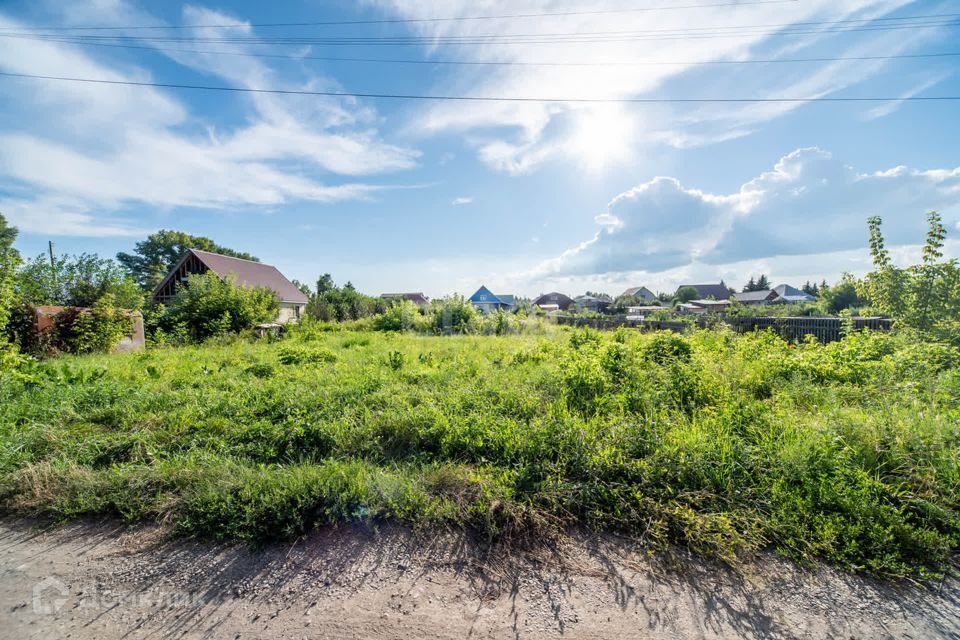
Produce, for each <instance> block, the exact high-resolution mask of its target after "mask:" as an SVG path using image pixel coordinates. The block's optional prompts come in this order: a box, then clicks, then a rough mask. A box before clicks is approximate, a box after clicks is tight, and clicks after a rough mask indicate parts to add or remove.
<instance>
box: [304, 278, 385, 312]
mask: <svg viewBox="0 0 960 640" xmlns="http://www.w3.org/2000/svg"><path fill="white" fill-rule="evenodd" d="M386 310H387V303H386V301H384V300H381V299H380V298H373V297H371V296H367V295H364V294H362V293H360V292H359V291H357V290H356V289H354V287H353V285H352V284H350V283H349V282H348V283H347V284H345V285H343V286H342V287H337V286H336V285H335V284H334V283H333V278H331V277H330V274H329V273H326V274H324V275H323V276H321V277H320V279H319V280H317V291H316V293H314V294H313V295H312V296H311V297H310V301H309V302H308V303H307V316H308V317H310V318H313V319H315V320H320V321H321V322H346V321H349V320H360V319H363V318H370V317H373V316H374V315H376V314H378V313H383V312H384V311H386Z"/></svg>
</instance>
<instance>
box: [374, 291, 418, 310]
mask: <svg viewBox="0 0 960 640" xmlns="http://www.w3.org/2000/svg"><path fill="white" fill-rule="evenodd" d="M380 299H381V300H390V301H393V300H409V301H410V302H412V303H413V304H415V305H417V306H418V307H425V306H427V305H428V304H430V299H429V298H427V296H425V295H423V294H422V293H420V292H419V291H418V292H416V293H381V294H380Z"/></svg>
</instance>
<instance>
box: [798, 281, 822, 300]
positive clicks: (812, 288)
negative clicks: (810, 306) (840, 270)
mask: <svg viewBox="0 0 960 640" xmlns="http://www.w3.org/2000/svg"><path fill="white" fill-rule="evenodd" d="M801 291H803V292H804V293H807V294H810V295H811V296H819V295H820V287H818V286H817V283H816V282H814V283H812V284H811V283H810V281H809V280H807V281H806V282H805V283H804V284H803V287H801Z"/></svg>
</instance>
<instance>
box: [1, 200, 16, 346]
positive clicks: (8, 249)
mask: <svg viewBox="0 0 960 640" xmlns="http://www.w3.org/2000/svg"><path fill="white" fill-rule="evenodd" d="M16 239H17V229H16V227H12V226H10V225H8V224H7V219H6V218H4V217H3V214H0V329H2V328H3V327H5V326H6V325H7V320H8V319H9V318H10V311H11V309H12V308H13V306H14V303H15V300H16V295H15V292H14V273H15V272H16V269H17V266H18V265H19V263H20V254H19V253H17V250H16V249H14V248H13V241H14V240H16ZM6 348H7V347H6V335H5V332H3V331H0V352H2V351H4V350H5V349H6ZM0 356H2V353H0Z"/></svg>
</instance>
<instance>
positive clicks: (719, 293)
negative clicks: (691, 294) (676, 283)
mask: <svg viewBox="0 0 960 640" xmlns="http://www.w3.org/2000/svg"><path fill="white" fill-rule="evenodd" d="M687 287H692V288H694V289H696V290H697V298H698V299H700V300H707V299H709V298H714V299H716V300H727V299H729V298H730V288H729V287H727V285H725V284H724V283H723V280H721V281H720V284H684V285H681V286H680V289H685V288H687ZM678 291H679V289H678Z"/></svg>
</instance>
